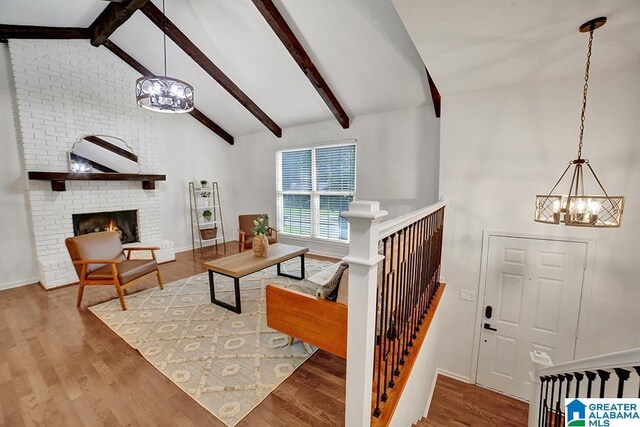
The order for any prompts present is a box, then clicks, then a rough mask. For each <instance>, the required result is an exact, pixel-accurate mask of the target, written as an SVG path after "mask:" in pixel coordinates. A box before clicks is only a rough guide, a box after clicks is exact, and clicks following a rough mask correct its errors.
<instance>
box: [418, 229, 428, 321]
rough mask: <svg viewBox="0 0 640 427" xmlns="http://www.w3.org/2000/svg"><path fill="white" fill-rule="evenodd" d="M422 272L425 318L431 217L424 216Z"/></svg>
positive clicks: (422, 303)
mask: <svg viewBox="0 0 640 427" xmlns="http://www.w3.org/2000/svg"><path fill="white" fill-rule="evenodd" d="M422 223H423V224H422V225H423V228H422V272H421V274H420V292H421V297H422V300H421V304H420V319H421V320H424V316H425V312H426V311H427V298H426V294H427V270H428V268H429V249H428V245H427V243H428V238H427V236H428V233H429V218H428V217H427V218H424V219H423V221H422Z"/></svg>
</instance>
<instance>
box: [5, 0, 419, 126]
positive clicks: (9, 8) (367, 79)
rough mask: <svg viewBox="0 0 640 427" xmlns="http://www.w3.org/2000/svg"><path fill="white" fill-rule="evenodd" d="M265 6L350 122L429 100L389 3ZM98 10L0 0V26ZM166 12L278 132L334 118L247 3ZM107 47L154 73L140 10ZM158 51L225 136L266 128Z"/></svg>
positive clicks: (172, 2) (76, 17)
mask: <svg viewBox="0 0 640 427" xmlns="http://www.w3.org/2000/svg"><path fill="white" fill-rule="evenodd" d="M153 2H154V4H155V5H156V6H157V7H158V8H162V2H161V0H153ZM275 3H276V5H277V7H278V9H279V10H280V12H281V13H282V14H283V15H284V16H285V19H286V20H287V22H288V23H289V25H290V26H291V27H292V29H293V31H294V32H295V34H296V36H297V37H298V39H299V40H300V42H301V43H302V44H303V46H304V47H305V49H306V50H307V53H308V54H309V56H310V57H311V58H312V60H313V61H314V63H315V64H316V66H317V67H318V69H319V70H320V72H321V74H322V75H323V77H324V78H325V80H326V81H327V83H328V84H329V87H330V88H331V89H332V91H333V92H334V94H335V95H336V97H337V98H338V100H339V101H340V103H341V104H342V106H343V107H344V109H345V110H346V111H347V113H348V114H349V116H350V118H351V120H353V119H354V118H355V117H357V116H359V115H363V114H369V113H376V112H382V111H390V110H397V109H401V108H409V107H415V106H420V105H425V104H427V103H430V102H431V100H430V97H429V92H428V84H427V81H426V76H425V72H424V64H423V63H422V60H421V58H420V56H419V54H418V52H417V51H416V49H415V46H414V45H413V43H412V41H411V39H410V38H409V36H408V34H407V31H406V29H405V28H404V26H403V24H402V22H401V21H400V18H399V17H398V15H397V13H396V11H395V8H394V7H393V5H392V4H391V2H390V1H389V0H313V1H308V0H305V1H300V0H275ZM106 5H107V2H105V1H100V0H56V1H45V0H0V23H3V24H22V25H47V26H69V27H71V26H80V27H87V26H89V25H90V24H91V22H92V21H93V20H94V19H95V17H97V16H98V15H99V13H100V12H101V11H102V9H104V7H106ZM166 13H167V16H168V17H169V19H171V20H172V21H173V22H174V23H175V24H176V25H177V26H178V27H179V28H180V29H181V30H182V31H183V32H184V33H185V34H186V35H187V36H188V37H189V38H190V39H191V40H192V41H193V42H194V43H195V44H196V45H197V46H198V47H199V48H200V49H201V50H202V51H203V52H204V53H205V54H206V55H207V56H208V57H209V58H210V59H211V60H212V61H213V62H214V63H215V64H216V65H217V66H218V67H219V68H220V69H222V71H223V72H224V73H225V74H226V75H227V76H229V77H230V78H231V80H233V81H234V82H235V83H236V84H237V85H238V86H239V87H240V88H241V89H242V90H243V91H244V92H245V93H246V94H247V95H248V96H249V97H250V98H251V99H252V100H253V101H254V102H255V103H256V104H257V105H258V106H259V107H260V108H261V109H262V110H263V111H264V112H265V113H266V114H267V115H269V116H270V117H271V118H272V119H273V120H274V121H275V122H276V123H277V124H278V125H280V127H282V128H287V127H290V126H296V125H300V124H305V123H314V122H321V121H327V120H335V119H334V118H333V115H332V114H331V112H330V111H329V109H328V107H327V106H326V104H325V103H324V102H323V101H322V99H321V98H320V96H319V95H318V93H317V92H316V90H315V89H314V88H313V86H312V85H311V83H310V82H309V80H308V79H307V77H306V76H305V75H304V74H303V72H302V71H301V70H300V68H299V67H298V65H297V64H296V63H295V62H294V60H293V59H292V58H291V56H290V54H289V52H288V51H287V50H286V48H285V47H284V46H283V45H282V43H281V42H280V40H279V39H278V38H277V36H276V35H275V33H274V32H273V30H272V29H271V27H269V25H268V24H267V22H266V21H265V20H264V18H263V17H262V15H261V14H260V13H259V12H258V10H257V9H256V7H255V6H254V5H253V4H252V3H251V1H250V0H232V1H230V0H166ZM110 39H111V40H112V41H113V42H114V43H116V44H117V45H118V46H119V47H121V48H122V49H123V50H125V51H126V52H127V53H129V54H130V55H131V56H133V57H134V58H135V59H137V60H138V61H139V62H141V63H142V64H143V65H144V66H146V67H147V68H149V69H150V70H151V71H152V72H154V73H156V74H161V73H162V72H163V70H162V33H161V31H160V30H159V29H158V28H157V27H156V26H155V25H153V24H152V23H151V21H149V20H148V19H147V18H146V17H145V16H144V15H143V14H142V12H140V11H138V12H136V13H135V14H134V15H133V16H132V17H131V18H130V19H129V20H128V21H127V22H126V23H125V24H124V25H123V26H121V27H120V28H119V29H118V30H117V31H116V32H115V33H114V34H113V35H112V36H111V37H110ZM167 49H168V74H169V75H170V76H172V77H176V78H179V79H182V80H186V81H188V82H189V83H191V84H193V86H194V90H195V103H196V106H197V107H198V109H200V110H201V111H202V112H203V113H205V114H206V115H208V116H209V117H210V118H211V119H212V120H214V121H215V122H216V123H218V124H219V125H220V126H222V127H223V128H224V129H225V130H226V131H228V132H229V133H231V134H232V135H234V136H239V135H244V134H249V133H255V132H260V131H264V130H265V129H266V128H265V127H264V126H263V125H262V124H261V123H260V122H259V121H258V120H257V119H256V118H255V117H254V116H253V115H252V114H251V113H249V112H248V111H247V110H246V109H245V108H244V107H242V106H241V105H240V104H239V103H238V102H237V101H236V100H235V99H234V98H232V97H231V96H230V95H229V94H228V93H227V92H226V91H225V90H224V89H222V88H221V87H220V86H219V85H218V84H217V83H216V82H215V81H214V80H213V79H212V78H211V77H210V76H209V75H208V74H206V72H204V71H203V70H202V69H201V68H200V67H199V66H198V65H197V64H195V63H194V62H193V61H192V60H191V59H190V58H189V57H188V56H187V55H186V54H184V53H183V52H182V51H181V50H180V49H179V48H178V47H177V46H176V45H175V44H174V43H173V42H172V41H171V40H169V39H167ZM132 85H133V82H132ZM335 123H336V125H337V126H339V125H338V122H337V121H336V122H335Z"/></svg>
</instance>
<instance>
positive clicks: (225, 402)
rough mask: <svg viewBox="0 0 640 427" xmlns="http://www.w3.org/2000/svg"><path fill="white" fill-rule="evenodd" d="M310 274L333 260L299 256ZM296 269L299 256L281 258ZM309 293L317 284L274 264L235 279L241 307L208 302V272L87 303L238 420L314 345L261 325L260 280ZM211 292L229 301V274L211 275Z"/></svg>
mask: <svg viewBox="0 0 640 427" xmlns="http://www.w3.org/2000/svg"><path fill="white" fill-rule="evenodd" d="M305 261H306V262H305V264H306V266H305V267H306V275H305V277H309V276H311V275H313V274H315V273H318V272H319V271H321V270H323V269H325V268H326V267H328V266H329V265H331V263H329V262H322V261H318V260H313V259H309V260H305ZM282 267H283V271H284V272H289V273H292V274H296V275H298V274H299V271H300V261H299V260H298V259H295V260H291V261H288V262H286V263H283V264H282ZM269 283H276V284H279V285H282V286H285V287H287V288H290V289H295V290H298V291H301V292H305V293H308V294H314V293H315V291H316V290H317V288H318V285H316V284H314V283H312V282H309V281H308V280H301V281H298V280H295V279H289V278H286V277H281V276H278V275H276V267H272V268H269V269H266V270H263V271H260V272H258V273H255V274H252V275H249V276H246V277H243V278H242V279H240V293H241V301H242V313H241V314H236V313H233V312H231V311H229V310H227V309H224V308H222V307H219V306H217V305H213V304H211V302H210V296H209V282H208V278H207V274H206V273H203V274H198V275H196V276H192V277H189V278H186V279H183V280H179V281H177V282H173V283H170V284H168V285H166V286H165V288H164V290H160V288H157V287H156V288H152V289H147V290H144V291H142V292H138V293H136V294H132V295H129V296H126V297H125V298H126V301H127V308H128V310H126V311H122V310H121V309H120V303H119V302H118V300H117V298H116V299H114V300H112V301H108V302H106V303H103V304H99V305H96V306H93V307H91V308H90V310H91V311H92V312H93V313H94V314H95V315H96V316H98V318H100V320H102V321H103V322H104V323H105V324H106V325H107V326H109V327H110V328H111V329H112V330H113V331H114V332H115V333H116V334H118V335H119V336H120V337H122V338H123V339H124V340H125V341H126V342H127V343H128V344H129V345H131V346H132V347H133V348H135V349H137V350H138V351H139V352H140V353H141V354H142V355H143V356H144V357H145V358H146V359H147V360H149V362H151V363H152V364H153V365H154V366H155V367H156V368H157V369H158V370H159V371H160V372H162V373H163V374H164V375H166V376H167V378H169V379H170V380H171V381H173V382H174V383H175V384H177V385H178V386H179V387H180V388H181V389H182V390H184V391H185V392H186V393H188V394H189V395H190V396H191V397H193V398H194V399H195V400H196V401H197V402H198V403H199V404H200V405H202V406H203V407H204V408H206V409H207V410H208V411H209V412H211V413H212V414H213V415H215V416H216V417H217V418H218V419H220V420H221V421H222V422H223V423H225V424H226V425H228V426H234V425H236V424H237V423H238V422H239V421H240V420H241V419H242V418H244V416H245V415H247V414H248V413H249V412H250V411H251V410H252V409H253V408H255V407H256V406H257V405H258V404H259V403H260V402H261V401H262V400H263V399H264V398H265V397H266V396H267V395H268V394H269V393H271V392H272V391H273V390H274V389H275V388H276V387H277V386H278V385H279V384H280V383H281V382H282V381H284V380H285V379H286V378H287V377H288V376H289V375H291V374H292V373H293V371H294V370H295V369H296V368H297V367H299V366H300V365H301V364H302V363H303V362H304V361H305V360H306V359H307V358H309V356H311V354H313V352H314V351H315V350H316V349H315V348H313V347H311V346H309V345H308V344H304V343H301V342H299V341H298V340H296V341H295V342H294V344H293V345H292V346H289V345H288V337H287V336H285V335H283V334H281V333H279V332H276V331H274V330H272V329H269V328H268V327H267V319H266V308H265V287H266V285H267V284H269ZM215 284H216V298H218V299H220V300H223V301H226V302H229V303H233V302H234V296H233V295H234V294H233V279H230V278H227V277H224V276H220V275H217V274H216V275H215Z"/></svg>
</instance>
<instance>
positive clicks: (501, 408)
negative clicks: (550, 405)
mask: <svg viewBox="0 0 640 427" xmlns="http://www.w3.org/2000/svg"><path fill="white" fill-rule="evenodd" d="M528 415H529V405H528V404H527V403H525V402H522V401H520V400H517V399H514V398H512V397H509V396H505V395H503V394H500V393H496V392H494V391H491V390H487V389H485V388H482V387H479V386H476V385H473V384H468V383H465V382H462V381H458V380H456V379H453V378H450V377H447V376H444V375H438V381H437V382H436V387H435V389H434V391H433V398H432V400H431V407H430V408H429V416H428V417H427V419H426V420H424V419H423V420H422V421H420V422H418V423H417V424H416V426H420V427H434V426H452V427H453V426H456V427H462V426H473V427H496V426H500V427H523V426H526V425H527V418H528Z"/></svg>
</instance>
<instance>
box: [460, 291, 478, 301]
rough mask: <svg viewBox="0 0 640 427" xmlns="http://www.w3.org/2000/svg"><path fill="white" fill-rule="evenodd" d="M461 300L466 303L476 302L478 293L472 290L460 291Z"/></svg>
mask: <svg viewBox="0 0 640 427" xmlns="http://www.w3.org/2000/svg"><path fill="white" fill-rule="evenodd" d="M460 299H462V300H465V301H475V300H476V291H472V290H471V289H462V290H460Z"/></svg>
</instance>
